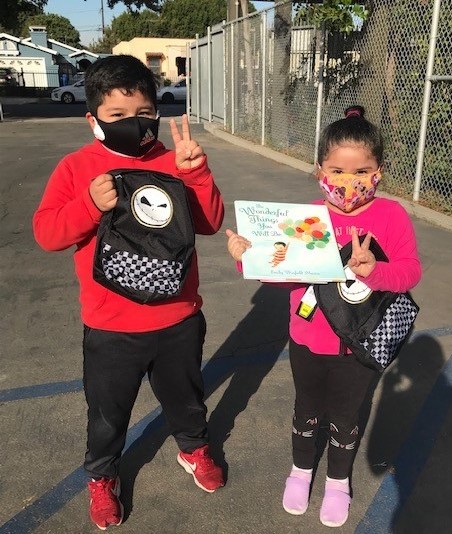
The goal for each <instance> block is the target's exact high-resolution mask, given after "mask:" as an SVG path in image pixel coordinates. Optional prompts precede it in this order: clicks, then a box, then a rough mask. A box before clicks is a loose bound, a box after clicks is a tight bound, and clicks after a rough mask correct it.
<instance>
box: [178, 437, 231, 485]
mask: <svg viewBox="0 0 452 534" xmlns="http://www.w3.org/2000/svg"><path fill="white" fill-rule="evenodd" d="M177 461H178V462H179V464H180V465H181V466H182V467H183V468H184V469H185V471H187V473H190V474H191V475H193V479H194V481H195V484H196V485H197V486H198V487H200V488H201V489H203V490H204V491H207V492H208V493H213V492H214V491H215V490H216V489H218V488H221V486H224V480H223V472H222V470H221V467H219V466H218V465H215V463H214V461H213V460H212V458H211V457H210V455H209V446H208V445H204V446H203V447H199V449H196V450H194V451H193V452H192V453H191V454H190V453H188V452H182V451H181V452H180V453H179V454H178V455H177Z"/></svg>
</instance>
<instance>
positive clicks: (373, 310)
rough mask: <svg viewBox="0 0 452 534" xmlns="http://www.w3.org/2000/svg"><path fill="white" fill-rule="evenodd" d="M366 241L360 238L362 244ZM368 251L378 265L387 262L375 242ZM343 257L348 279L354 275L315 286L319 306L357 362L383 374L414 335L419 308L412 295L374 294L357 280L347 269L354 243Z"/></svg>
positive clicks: (379, 292)
mask: <svg viewBox="0 0 452 534" xmlns="http://www.w3.org/2000/svg"><path fill="white" fill-rule="evenodd" d="M364 238H365V236H362V237H360V241H361V242H362V241H363V240H364ZM369 248H370V250H371V251H372V252H373V254H374V255H375V258H376V259H377V261H388V258H387V256H386V254H385V253H384V252H383V250H382V248H381V247H380V245H379V244H378V243H377V241H375V239H374V238H372V240H371V243H370V246H369ZM340 253H341V258H342V263H343V265H344V269H345V273H346V275H347V274H348V275H350V274H351V276H350V279H348V280H347V281H346V282H339V283H335V282H330V283H328V284H317V285H315V286H314V292H315V295H316V299H317V303H318V306H319V308H320V309H321V310H322V312H323V313H324V315H325V317H326V319H327V321H328V323H329V324H330V326H331V328H332V329H333V330H334V332H335V333H336V334H337V336H339V337H340V339H341V340H342V342H343V344H344V345H345V346H347V347H348V348H349V349H351V351H352V352H353V354H355V356H356V358H357V359H358V360H359V361H361V362H362V363H363V364H364V365H366V366H368V367H371V368H373V369H377V370H378V371H380V372H383V371H384V369H386V367H387V366H388V365H389V364H390V363H391V362H392V361H393V360H394V358H395V357H396V356H397V354H398V352H399V350H400V348H401V347H402V345H403V343H404V341H405V340H406V339H407V338H408V336H409V334H410V333H411V329H412V326H413V323H414V321H415V319H416V316H417V314H418V312H419V306H418V305H417V304H416V303H415V302H414V300H413V298H412V297H411V295H410V294H409V293H392V292H391V291H372V290H371V289H370V288H369V287H367V286H366V285H365V284H364V283H362V282H360V281H359V280H355V279H354V275H353V273H351V271H350V270H349V269H348V267H347V262H348V260H349V259H350V257H351V254H352V243H351V242H350V243H348V244H347V245H345V246H344V247H343V248H342V249H341V251H340ZM352 278H353V279H352Z"/></svg>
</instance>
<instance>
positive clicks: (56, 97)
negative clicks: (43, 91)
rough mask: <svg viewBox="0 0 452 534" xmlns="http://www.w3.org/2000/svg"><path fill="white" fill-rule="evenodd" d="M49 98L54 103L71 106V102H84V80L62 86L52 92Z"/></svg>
mask: <svg viewBox="0 0 452 534" xmlns="http://www.w3.org/2000/svg"><path fill="white" fill-rule="evenodd" d="M50 97H51V98H52V100H53V101H54V102H63V103H64V104H72V103H73V102H85V101H86V95H85V80H80V81H79V82H76V83H73V84H72V85H63V86H62V87H57V88H56V89H54V90H53V91H52V93H51V94H50Z"/></svg>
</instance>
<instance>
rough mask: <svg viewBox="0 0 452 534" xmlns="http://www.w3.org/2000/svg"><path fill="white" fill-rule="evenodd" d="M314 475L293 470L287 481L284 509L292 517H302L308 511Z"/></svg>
mask: <svg viewBox="0 0 452 534" xmlns="http://www.w3.org/2000/svg"><path fill="white" fill-rule="evenodd" d="M311 480H312V473H305V472H304V471H298V470H296V469H292V471H291V472H290V475H289V476H288V477H287V479H286V488H285V490H284V496H283V508H284V510H285V511H286V512H287V513H289V514H292V515H302V514H304V513H305V512H306V510H307V509H308V504H309V490H310V488H311Z"/></svg>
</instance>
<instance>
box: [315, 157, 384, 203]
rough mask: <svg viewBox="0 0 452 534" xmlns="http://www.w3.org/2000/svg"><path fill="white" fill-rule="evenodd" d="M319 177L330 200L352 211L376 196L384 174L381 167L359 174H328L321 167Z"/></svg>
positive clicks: (321, 185)
mask: <svg viewBox="0 0 452 534" xmlns="http://www.w3.org/2000/svg"><path fill="white" fill-rule="evenodd" d="M317 178H318V180H319V185H320V189H321V190H322V192H323V194H324V195H325V198H326V199H327V200H328V202H330V203H331V204H333V205H334V206H336V207H337V208H339V209H340V210H342V211H344V212H345V213H350V212H351V211H353V210H355V209H356V208H359V207H360V206H363V205H364V204H367V203H368V202H370V201H371V200H372V199H373V198H374V196H375V192H376V190H377V186H378V183H379V182H380V180H381V178H382V176H381V171H380V169H378V170H377V171H375V172H372V173H369V174H363V175H360V176H357V175H356V174H351V173H346V172H343V173H340V174H327V173H326V172H324V171H323V169H322V168H321V167H319V169H318V173H317Z"/></svg>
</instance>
